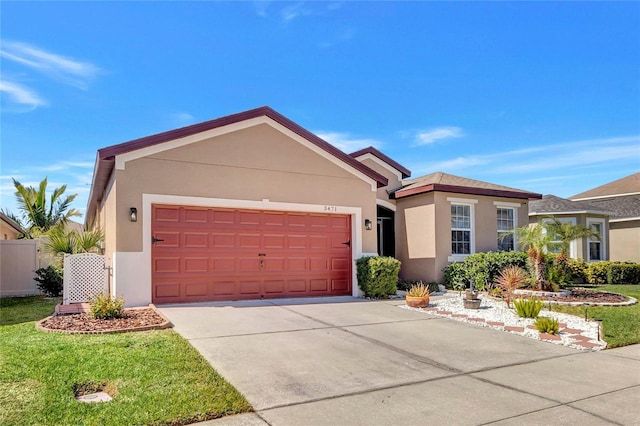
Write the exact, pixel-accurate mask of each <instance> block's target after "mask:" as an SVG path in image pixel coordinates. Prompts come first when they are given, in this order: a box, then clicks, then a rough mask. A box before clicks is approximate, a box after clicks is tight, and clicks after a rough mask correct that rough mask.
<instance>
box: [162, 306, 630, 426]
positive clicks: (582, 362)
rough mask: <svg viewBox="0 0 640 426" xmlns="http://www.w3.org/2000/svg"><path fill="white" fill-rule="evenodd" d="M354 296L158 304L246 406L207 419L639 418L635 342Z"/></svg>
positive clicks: (598, 421)
mask: <svg viewBox="0 0 640 426" xmlns="http://www.w3.org/2000/svg"><path fill="white" fill-rule="evenodd" d="M401 304H404V302H403V301H401V300H394V301H378V302H368V301H363V300H361V299H356V298H352V297H341V298H321V299H283V300H271V301H247V302H227V303H203V304H187V305H163V306H161V307H160V311H161V312H162V313H163V314H164V315H165V316H167V317H168V318H169V320H171V322H172V323H173V324H174V326H175V330H176V331H177V332H178V333H180V334H181V335H182V336H184V337H185V338H186V339H188V340H189V342H191V344H192V345H193V346H194V347H195V348H196V349H198V351H200V353H201V354H202V355H203V356H204V357H205V358H206V359H207V360H209V362H210V363H211V365H212V366H213V367H214V368H215V369H216V370H217V371H218V372H219V373H220V374H222V375H223V376H224V377H225V378H226V379H227V380H229V381H230V382H231V383H232V384H233V385H234V386H235V387H236V388H237V389H238V390H239V391H240V392H241V393H242V394H243V395H244V396H245V397H246V398H247V399H248V400H249V402H250V403H251V404H252V405H253V407H254V409H255V410H256V412H255V413H251V414H244V415H240V416H232V417H227V418H223V419H219V420H214V421H211V422H205V423H206V424H208V425H221V424H225V425H227V424H228V425H244V424H246V425H254V424H255V425H263V424H270V425H303V424H304V425H396V424H405V425H413V424H416V425H417V424H456V425H458V424H460V425H464V424H469V425H478V424H488V423H496V424H501V425H520V424H527V425H535V424H540V425H549V424H553V425H563V424H567V425H574V424H578V423H579V424H581V425H582V426H586V425H603V424H626V425H638V424H640V420H639V419H640V346H638V345H635V346H629V347H626V348H620V349H614V350H608V351H603V352H580V351H577V350H575V349H571V348H567V347H564V346H557V345H554V344H551V343H545V342H540V341H536V340H532V339H528V338H525V337H522V336H517V335H512V334H509V333H505V332H501V331H497V330H492V329H489V328H481V327H474V326H471V325H468V324H464V323H460V322H456V321H452V320H448V319H445V318H434V317H431V316H429V315H426V314H422V313H418V312H414V311H409V310H405V309H400V308H399V307H398V305H401Z"/></svg>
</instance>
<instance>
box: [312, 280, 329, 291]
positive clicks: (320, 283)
mask: <svg viewBox="0 0 640 426" xmlns="http://www.w3.org/2000/svg"><path fill="white" fill-rule="evenodd" d="M309 289H310V290H311V291H312V292H327V291H329V280H328V279H324V278H315V279H310V280H309Z"/></svg>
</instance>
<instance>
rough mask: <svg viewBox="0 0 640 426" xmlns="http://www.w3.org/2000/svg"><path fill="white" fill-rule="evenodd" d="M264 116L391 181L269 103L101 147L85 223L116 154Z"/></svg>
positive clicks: (370, 174)
mask: <svg viewBox="0 0 640 426" xmlns="http://www.w3.org/2000/svg"><path fill="white" fill-rule="evenodd" d="M262 116H266V117H269V118H270V119H272V120H273V121H275V122H277V123H278V124H280V125H282V126H284V127H286V128H287V129H289V130H291V131H292V132H294V133H296V134H298V135H299V136H301V137H303V138H305V139H307V140H308V141H309V142H311V143H313V144H315V145H316V146H318V147H319V148H321V149H323V150H324V151H326V152H328V153H329V154H331V155H333V156H334V157H337V158H339V159H340V160H342V161H343V162H345V163H347V164H348V165H350V166H351V167H353V168H354V169H356V170H358V171H360V172H362V173H363V174H364V175H366V176H368V177H370V178H371V179H373V180H375V181H376V182H377V185H378V187H379V188H380V187H383V186H386V185H387V183H388V181H387V178H386V177H384V176H382V175H380V174H379V173H376V172H375V171H374V170H371V169H370V168H368V167H367V166H365V165H364V164H362V163H360V162H359V161H357V160H355V159H354V158H353V157H350V156H349V155H347V154H345V153H344V152H342V151H340V150H339V149H338V148H336V147H335V146H333V145H331V144H330V143H328V142H326V141H325V140H323V139H321V138H319V137H318V136H317V135H315V134H313V133H311V132H310V131H308V130H306V129H305V128H303V127H302V126H300V125H298V124H296V123H294V122H293V121H291V120H289V119H288V118H287V117H285V116H284V115H282V114H280V113H278V112H276V111H275V110H273V109H271V108H270V107H268V106H263V107H259V108H255V109H251V110H248V111H244V112H239V113H236V114H231V115H227V116H224V117H220V118H216V119H214V120H209V121H205V122H203V123H198V124H193V125H191V126H186V127H181V128H179V129H174V130H169V131H167V132H162V133H157V134H155V135H151V136H146V137H143V138H139V139H134V140H132V141H129V142H124V143H121V144H118V145H112V146H108V147H106V148H101V149H99V150H98V155H97V158H96V166H95V170H94V174H93V183H92V185H91V194H90V195H89V201H88V204H87V213H86V220H85V223H87V221H89V220H90V219H92V218H93V215H94V213H92V211H93V210H94V209H95V206H96V204H97V203H98V201H99V200H100V199H101V198H100V197H102V194H103V192H104V190H105V188H106V185H107V182H108V180H109V176H110V175H111V172H112V170H113V167H114V164H115V157H116V156H117V155H120V154H124V153H127V152H131V151H137V150H139V149H142V148H147V147H150V146H154V145H158V144H161V143H164V142H169V141H172V140H175V139H179V138H183V137H186V136H190V135H195V134H197V133H201V132H205V131H207V130H212V129H216V128H219V127H224V126H228V125H230V124H234V123H239V122H241V121H246V120H250V119H252V118H257V117H262Z"/></svg>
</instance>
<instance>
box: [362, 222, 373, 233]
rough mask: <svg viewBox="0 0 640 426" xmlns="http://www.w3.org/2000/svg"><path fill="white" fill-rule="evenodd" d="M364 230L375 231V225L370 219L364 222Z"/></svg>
mask: <svg viewBox="0 0 640 426" xmlns="http://www.w3.org/2000/svg"><path fill="white" fill-rule="evenodd" d="M364 229H366V230H367V231H371V230H372V229H373V224H372V223H371V221H370V220H369V219H365V220H364Z"/></svg>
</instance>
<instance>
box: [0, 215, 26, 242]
mask: <svg viewBox="0 0 640 426" xmlns="http://www.w3.org/2000/svg"><path fill="white" fill-rule="evenodd" d="M22 234H24V229H22V226H20V224H19V223H18V222H16V221H15V220H13V219H11V218H10V217H9V216H7V215H6V214H4V213H2V212H0V239H2V240H15V239H17V238H18V237H19V236H20V235H22Z"/></svg>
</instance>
